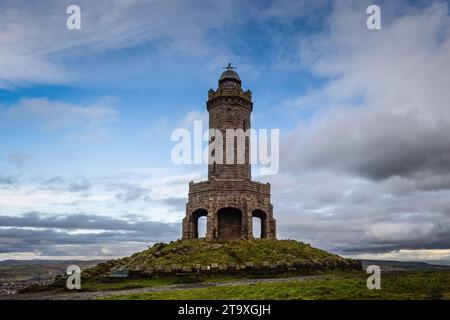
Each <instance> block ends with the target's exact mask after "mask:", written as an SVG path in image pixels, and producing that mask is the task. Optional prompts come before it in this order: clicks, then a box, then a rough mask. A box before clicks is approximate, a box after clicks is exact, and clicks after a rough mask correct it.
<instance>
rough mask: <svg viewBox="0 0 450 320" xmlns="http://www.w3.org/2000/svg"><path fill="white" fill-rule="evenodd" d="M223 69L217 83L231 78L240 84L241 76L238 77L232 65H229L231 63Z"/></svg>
mask: <svg viewBox="0 0 450 320" xmlns="http://www.w3.org/2000/svg"><path fill="white" fill-rule="evenodd" d="M225 69H226V70H225V71H224V72H223V73H222V75H221V76H220V79H219V84H222V83H223V82H225V81H228V80H231V81H235V82H237V83H239V84H241V78H239V75H238V74H237V72H236V71H234V67H232V66H231V63H229V64H228V66H227V67H225Z"/></svg>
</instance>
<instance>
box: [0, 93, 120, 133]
mask: <svg viewBox="0 0 450 320" xmlns="http://www.w3.org/2000/svg"><path fill="white" fill-rule="evenodd" d="M117 117H118V113H117V111H116V110H114V109H113V108H111V107H109V106H102V105H87V106H80V105H74V104H70V103H64V102H60V101H52V100H48V99H47V98H32V99H21V100H20V101H19V102H18V103H17V104H15V105H13V106H12V107H10V108H8V109H6V111H4V113H3V115H2V118H3V122H4V123H11V122H19V123H20V122H24V123H38V124H39V125H41V126H43V127H45V128H47V129H53V130H54V129H63V128H67V127H71V128H73V127H78V128H80V127H81V128H97V127H99V126H101V125H103V124H105V123H108V122H111V121H114V120H116V119H117Z"/></svg>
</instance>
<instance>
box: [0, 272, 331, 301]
mask: <svg viewBox="0 0 450 320" xmlns="http://www.w3.org/2000/svg"><path fill="white" fill-rule="evenodd" d="M329 277H330V276H302V277H291V278H271V279H243V280H233V281H226V282H203V283H189V284H175V285H165V286H156V287H145V288H136V289H121V290H105V291H73V292H34V293H25V294H18V295H11V296H0V299H9V300H93V299H99V298H106V297H111V296H115V295H128V294H139V293H146V292H162V291H173V290H186V289H201V288H209V287H220V286H240V285H252V284H256V283H272V282H288V281H305V280H308V279H321V278H322V279H325V278H329Z"/></svg>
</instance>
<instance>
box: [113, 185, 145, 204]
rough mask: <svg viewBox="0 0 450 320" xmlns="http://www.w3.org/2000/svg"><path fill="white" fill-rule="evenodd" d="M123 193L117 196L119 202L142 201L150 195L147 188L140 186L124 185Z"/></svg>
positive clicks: (122, 186) (122, 187)
mask: <svg viewBox="0 0 450 320" xmlns="http://www.w3.org/2000/svg"><path fill="white" fill-rule="evenodd" d="M121 189H122V192H121V193H119V194H117V195H116V198H117V200H120V201H123V202H125V203H128V202H130V201H134V200H139V199H142V198H143V197H144V196H146V195H147V198H148V195H149V193H150V190H149V189H147V188H143V187H140V186H138V185H130V184H123V185H121Z"/></svg>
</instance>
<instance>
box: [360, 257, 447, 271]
mask: <svg viewBox="0 0 450 320" xmlns="http://www.w3.org/2000/svg"><path fill="white" fill-rule="evenodd" d="M360 261H361V262H362V264H363V268H364V269H366V268H367V266H370V265H377V266H379V267H380V268H381V269H384V270H409V269H415V270H417V269H421V270H424V269H425V270H426V269H433V270H447V269H448V270H450V266H446V265H436V264H430V263H427V262H417V261H392V260H367V259H360Z"/></svg>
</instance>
